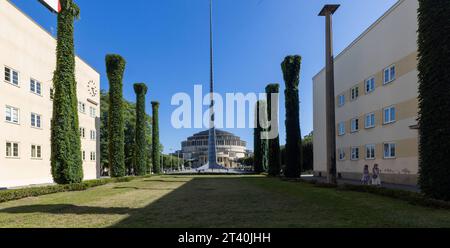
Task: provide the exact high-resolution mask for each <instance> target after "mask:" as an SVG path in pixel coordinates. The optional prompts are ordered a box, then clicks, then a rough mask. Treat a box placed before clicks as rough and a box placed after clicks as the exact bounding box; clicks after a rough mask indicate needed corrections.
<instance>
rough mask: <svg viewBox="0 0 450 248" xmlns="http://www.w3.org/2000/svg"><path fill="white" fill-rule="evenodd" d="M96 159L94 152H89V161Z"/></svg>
mask: <svg viewBox="0 0 450 248" xmlns="http://www.w3.org/2000/svg"><path fill="white" fill-rule="evenodd" d="M95 160H96V154H95V152H91V161H95Z"/></svg>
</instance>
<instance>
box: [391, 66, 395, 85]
mask: <svg viewBox="0 0 450 248" xmlns="http://www.w3.org/2000/svg"><path fill="white" fill-rule="evenodd" d="M394 79H395V66H393V67H391V78H390V80H391V81H392V80H394Z"/></svg>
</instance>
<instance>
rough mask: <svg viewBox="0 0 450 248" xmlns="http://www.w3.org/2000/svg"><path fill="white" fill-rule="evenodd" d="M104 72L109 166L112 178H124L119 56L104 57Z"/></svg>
mask: <svg viewBox="0 0 450 248" xmlns="http://www.w3.org/2000/svg"><path fill="white" fill-rule="evenodd" d="M105 60H106V72H107V74H108V79H109V113H108V117H109V120H108V134H109V139H108V142H109V165H110V175H111V176H112V177H123V176H125V150H124V143H125V133H124V111H123V97H122V95H123V84H122V79H123V73H124V71H125V64H126V62H125V60H124V59H123V58H122V57H121V56H120V55H107V56H106V59H105Z"/></svg>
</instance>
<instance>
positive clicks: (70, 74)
mask: <svg viewBox="0 0 450 248" xmlns="http://www.w3.org/2000/svg"><path fill="white" fill-rule="evenodd" d="M79 13H80V10H79V8H78V6H77V5H76V4H75V3H73V1H72V0H64V1H61V12H60V13H59V14H58V34H57V45H56V70H55V72H54V75H53V86H54V98H53V116H52V121H51V158H50V160H51V173H52V176H53V180H54V181H55V182H56V183H58V184H70V183H79V182H81V181H82V180H83V160H82V158H81V139H80V130H79V121H78V100H77V90H76V89H77V83H76V81H75V51H74V38H73V33H74V25H73V22H74V19H75V18H77V17H78V16H79Z"/></svg>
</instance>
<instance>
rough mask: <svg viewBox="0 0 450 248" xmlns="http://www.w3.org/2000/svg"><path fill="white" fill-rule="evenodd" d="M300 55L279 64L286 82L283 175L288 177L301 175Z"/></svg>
mask: <svg viewBox="0 0 450 248" xmlns="http://www.w3.org/2000/svg"><path fill="white" fill-rule="evenodd" d="M301 61H302V58H301V57H300V56H288V57H286V58H285V60H284V61H283V63H282V64H281V68H282V70H283V76H284V81H285V83H286V90H285V92H284V93H285V103H286V168H285V171H284V175H285V176H286V177H288V178H297V177H300V176H301V171H302V155H301V146H302V145H301V133H300V116H299V113H300V106H299V105H300V104H299V96H298V87H299V82H300V66H301Z"/></svg>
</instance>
